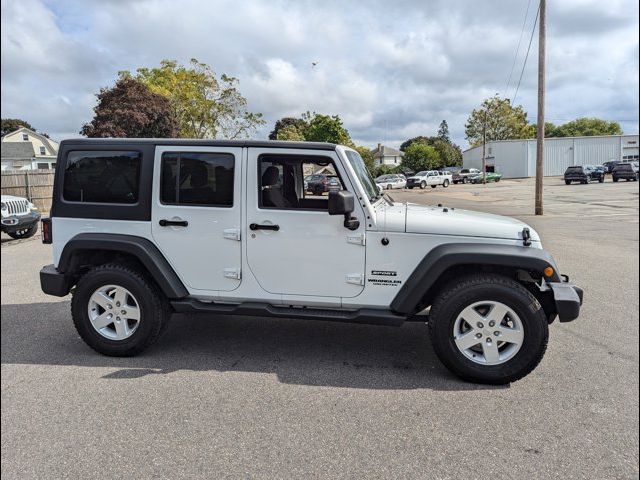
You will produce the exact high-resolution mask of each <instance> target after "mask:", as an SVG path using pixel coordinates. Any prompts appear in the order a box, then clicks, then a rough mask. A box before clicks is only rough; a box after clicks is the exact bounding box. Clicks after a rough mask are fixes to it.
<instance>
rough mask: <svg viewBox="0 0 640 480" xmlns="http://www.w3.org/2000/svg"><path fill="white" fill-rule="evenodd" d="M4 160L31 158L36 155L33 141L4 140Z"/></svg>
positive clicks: (2, 147) (2, 144) (2, 145)
mask: <svg viewBox="0 0 640 480" xmlns="http://www.w3.org/2000/svg"><path fill="white" fill-rule="evenodd" d="M0 145H1V147H0V148H1V149H2V160H31V159H32V158H33V157H34V156H35V152H34V151H33V145H32V144H31V142H2V143H1V144H0Z"/></svg>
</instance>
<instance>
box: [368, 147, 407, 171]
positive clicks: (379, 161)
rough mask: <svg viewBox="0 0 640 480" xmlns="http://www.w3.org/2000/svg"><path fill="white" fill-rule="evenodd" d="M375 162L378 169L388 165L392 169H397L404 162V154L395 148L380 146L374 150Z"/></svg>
mask: <svg viewBox="0 0 640 480" xmlns="http://www.w3.org/2000/svg"><path fill="white" fill-rule="evenodd" d="M372 153H373V161H374V165H375V166H376V167H379V166H381V165H388V166H390V167H397V166H398V165H400V163H401V162H402V157H403V156H404V152H401V151H400V150H396V149H395V148H391V147H386V146H384V145H382V144H380V143H379V144H378V147H377V148H375V149H373V150H372Z"/></svg>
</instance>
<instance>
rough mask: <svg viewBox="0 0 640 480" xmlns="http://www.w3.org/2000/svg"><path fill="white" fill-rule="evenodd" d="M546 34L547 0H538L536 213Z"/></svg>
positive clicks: (539, 204)
mask: <svg viewBox="0 0 640 480" xmlns="http://www.w3.org/2000/svg"><path fill="white" fill-rule="evenodd" d="M546 36H547V1H546V0H540V21H539V23H538V132H537V133H538V141H537V144H536V212H535V213H536V215H544V206H543V201H542V194H543V183H542V179H543V175H544V89H545V85H544V83H545V71H544V70H545V54H546V47H547V45H546Z"/></svg>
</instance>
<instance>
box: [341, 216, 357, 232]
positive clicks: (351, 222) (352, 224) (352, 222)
mask: <svg viewBox="0 0 640 480" xmlns="http://www.w3.org/2000/svg"><path fill="white" fill-rule="evenodd" d="M344 226H345V228H348V229H349V230H357V229H358V228H359V227H360V220H358V219H357V218H356V217H352V216H351V212H349V213H345V214H344Z"/></svg>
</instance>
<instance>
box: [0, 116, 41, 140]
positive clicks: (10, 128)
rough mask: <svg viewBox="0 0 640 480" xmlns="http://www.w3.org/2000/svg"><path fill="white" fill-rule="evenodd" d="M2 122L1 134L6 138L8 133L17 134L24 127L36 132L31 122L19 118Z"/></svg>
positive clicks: (6, 119) (5, 119) (4, 119)
mask: <svg viewBox="0 0 640 480" xmlns="http://www.w3.org/2000/svg"><path fill="white" fill-rule="evenodd" d="M1 122H2V125H1V126H0V133H1V134H2V136H5V135H6V134H7V133H11V132H15V131H16V130H18V129H19V128H22V127H26V128H28V129H29V130H33V131H35V129H34V128H33V127H32V126H31V124H30V123H29V122H27V121H25V120H21V119H19V118H3V119H2V121H1Z"/></svg>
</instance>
